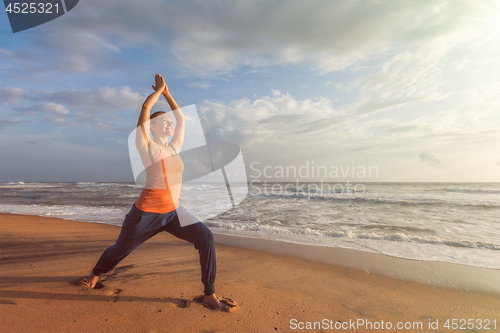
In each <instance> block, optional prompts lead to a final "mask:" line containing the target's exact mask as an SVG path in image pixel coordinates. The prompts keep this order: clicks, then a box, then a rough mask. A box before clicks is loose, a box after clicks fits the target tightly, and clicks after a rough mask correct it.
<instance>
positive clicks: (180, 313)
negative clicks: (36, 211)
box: [0, 213, 500, 333]
mask: <svg viewBox="0 0 500 333" xmlns="http://www.w3.org/2000/svg"><path fill="white" fill-rule="evenodd" d="M119 230H120V227H118V226H113V225H108V224H104V223H89V222H79V221H72V220H63V219H60V218H54V217H40V216H33V215H17V214H4V213H2V214H0V248H1V251H0V259H1V263H2V271H1V279H0V311H1V313H2V328H3V329H4V330H5V331H8V332H23V333H30V332H36V333H40V332H51V333H52V332H84V331H85V332H86V331H95V332H110V331H119V332H200V333H201V332H218V333H220V332H231V333H232V332H269V331H277V332H289V331H291V330H294V326H293V325H295V324H297V325H298V327H301V325H302V327H305V326H304V325H306V323H313V322H321V323H325V322H328V323H331V324H332V325H334V324H336V323H340V324H343V325H344V326H343V329H342V331H344V332H359V331H372V330H371V329H368V328H365V327H364V326H361V327H357V328H353V327H352V326H351V325H349V324H347V323H349V322H357V321H359V320H363V321H370V322H377V323H381V322H382V321H383V322H384V323H386V324H387V323H388V322H390V323H392V324H393V325H394V326H393V330H391V331H394V330H395V329H396V325H397V323H412V324H414V323H418V324H419V325H421V326H420V328H419V329H409V330H407V329H405V330H404V331H405V332H406V331H407V332H422V331H426V330H427V327H428V325H429V323H431V322H432V323H439V329H440V331H445V330H447V329H446V328H445V327H444V326H443V325H444V324H445V322H446V321H447V320H452V319H457V318H460V319H473V320H474V322H476V321H477V320H478V319H481V320H483V321H484V320H486V319H487V320H489V321H490V322H493V320H496V323H497V324H496V325H498V323H499V320H500V318H498V314H499V313H500V302H498V300H499V296H498V294H497V293H493V292H476V291H461V290H454V289H445V288H438V287H436V286H429V285H425V284H421V283H412V282H406V281H403V280H398V279H393V278H388V277H385V276H382V275H379V274H376V273H374V272H370V273H367V272H364V271H362V270H357V269H352V268H346V267H341V266H336V265H332V264H325V263H319V262H314V261H309V260H304V259H300V258H295V257H292V256H290V255H287V254H271V253H268V252H264V251H269V252H270V251H272V250H279V251H285V249H284V247H285V246H284V244H277V243H276V242H269V241H268V242H263V241H262V240H261V241H260V242H261V243H262V244H254V245H258V246H260V250H258V251H257V250H251V249H248V248H245V247H244V246H248V244H246V245H245V244H243V243H244V242H247V243H248V242H256V240H249V239H246V240H242V239H236V238H234V237H232V238H227V239H222V238H221V237H220V236H217V235H216V236H215V237H216V239H218V244H217V245H216V251H217V278H216V281H215V290H216V294H217V296H219V297H220V298H231V299H233V300H234V301H236V302H237V303H238V307H237V308H236V309H235V311H230V312H221V311H211V310H209V309H206V308H204V307H203V306H201V304H199V303H196V302H194V301H193V298H195V297H196V296H198V295H200V294H202V291H203V284H202V283H201V279H200V278H201V274H200V264H199V257H198V253H197V251H196V250H195V249H194V247H193V246H192V245H191V244H189V243H187V242H185V241H182V240H179V239H177V238H175V237H174V236H172V235H170V234H168V233H160V234H158V235H156V236H155V237H153V238H152V239H150V240H148V241H147V242H145V243H144V244H143V245H141V246H140V247H139V248H138V249H136V250H135V251H134V252H133V253H131V254H130V255H129V256H127V257H126V258H125V259H124V260H123V261H122V262H121V263H120V264H119V265H118V266H117V267H115V269H114V270H112V271H111V272H109V273H107V274H105V275H103V276H102V277H101V281H102V283H103V287H102V288H101V289H88V288H86V287H83V286H79V285H76V284H75V281H76V280H78V279H81V278H82V277H84V276H86V275H87V274H88V273H89V272H90V270H91V269H92V267H93V266H94V265H95V263H96V261H97V260H98V258H99V256H100V255H101V253H102V251H103V250H104V249H105V248H106V247H108V246H110V245H112V244H113V243H114V241H115V240H116V238H117V236H118V233H119ZM228 239H230V240H232V241H235V240H237V241H238V242H240V246H243V245H244V246H243V247H235V246H231V245H225V244H222V243H220V242H221V241H228ZM264 243H265V244H264ZM273 246H275V249H273V248H272V247H273ZM293 248H294V249H295V250H297V251H299V252H301V251H302V252H304V253H303V254H306V252H307V251H304V247H296V246H294V247H293ZM286 250H288V249H286ZM315 250H318V249H315ZM315 252H316V255H321V253H318V251H313V252H312V253H313V254H314V253H315ZM337 252H338V251H337ZM341 252H342V253H341ZM341 252H338V255H337V257H341V255H342V256H343V258H344V259H345V260H349V257H347V254H348V252H350V251H341ZM357 252H359V251H353V253H354V254H355V253H357ZM311 258H312V259H314V256H313V255H311V257H310V259H311ZM368 259H369V258H368ZM300 323H302V324H300ZM346 325H347V326H346ZM345 327H347V328H345ZM496 328H497V329H498V326H497V327H496ZM334 330H335V331H338V330H339V329H336V328H335V327H333V328H332V327H329V328H325V326H321V327H313V328H311V329H305V330H302V329H299V330H298V331H302V332H304V331H309V332H326V331H334Z"/></svg>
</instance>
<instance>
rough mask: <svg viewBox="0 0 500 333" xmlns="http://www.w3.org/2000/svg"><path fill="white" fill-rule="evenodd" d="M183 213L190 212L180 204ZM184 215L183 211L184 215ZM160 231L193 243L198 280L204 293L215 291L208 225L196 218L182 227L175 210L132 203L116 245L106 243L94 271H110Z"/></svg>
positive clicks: (211, 236)
mask: <svg viewBox="0 0 500 333" xmlns="http://www.w3.org/2000/svg"><path fill="white" fill-rule="evenodd" d="M179 209H182V210H183V214H189V213H187V212H186V210H185V209H184V208H182V207H180V208H179ZM184 216H185V215H184ZM161 231H167V232H169V233H171V234H172V235H174V236H175V237H177V238H180V239H183V240H186V241H188V242H190V243H191V244H193V245H194V247H195V249H197V250H198V252H199V254H200V264H201V282H203V284H204V285H205V290H204V293H205V295H212V294H213V293H214V292H215V288H214V282H215V271H216V262H215V261H216V259H215V243H214V236H213V234H212V232H211V231H210V229H208V228H207V227H206V226H205V225H204V224H203V223H201V222H197V223H193V224H189V225H186V226H184V227H182V226H181V224H180V223H179V218H178V214H177V211H172V212H169V213H165V214H156V213H148V212H144V211H142V210H140V209H139V208H137V207H136V206H135V204H134V205H132V209H131V210H130V212H129V213H128V214H127V216H126V217H125V220H124V221H123V225H122V230H121V232H120V235H119V236H118V239H117V240H116V243H115V245H113V246H110V247H108V248H107V249H106V250H105V251H104V253H103V254H102V255H101V258H99V261H98V262H97V264H96V265H95V267H94V269H93V273H94V275H97V276H99V275H101V274H104V273H107V272H109V271H111V270H112V269H113V268H114V267H115V266H116V265H118V263H119V262H120V261H122V260H123V259H124V258H125V257H126V256H127V255H128V254H129V253H131V252H132V251H133V250H134V249H135V248H137V247H138V246H139V245H141V244H142V243H144V242H145V241H147V240H148V239H150V238H151V237H153V236H154V235H156V234H157V233H159V232H161Z"/></svg>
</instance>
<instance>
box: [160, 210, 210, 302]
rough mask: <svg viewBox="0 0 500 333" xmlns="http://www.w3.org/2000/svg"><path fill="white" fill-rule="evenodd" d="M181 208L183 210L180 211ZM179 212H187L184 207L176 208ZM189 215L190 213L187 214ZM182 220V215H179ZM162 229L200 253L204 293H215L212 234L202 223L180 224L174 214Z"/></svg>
mask: <svg viewBox="0 0 500 333" xmlns="http://www.w3.org/2000/svg"><path fill="white" fill-rule="evenodd" d="M181 210H183V211H181ZM177 212H178V215H179V214H189V213H188V212H187V211H186V210H185V209H184V208H181V209H177ZM189 215H191V214H189ZM191 216H192V215H191ZM181 220H182V217H181ZM163 230H165V231H167V232H169V233H171V234H172V235H174V236H175V237H177V238H180V239H183V240H185V241H188V242H189V243H191V244H193V245H194V247H195V249H197V250H198V252H199V255H200V265H201V282H203V285H204V286H205V290H204V293H205V295H207V296H208V295H212V294H214V293H215V287H214V282H215V272H216V269H217V267H216V256H215V243H214V235H213V234H212V232H211V231H210V229H208V228H207V227H206V226H205V225H204V224H203V223H201V222H199V221H198V222H197V223H193V224H189V225H186V226H184V227H182V226H181V223H180V222H179V217H178V216H175V217H174V218H173V219H172V220H171V221H170V222H169V223H168V224H167V225H166V226H165V227H164V228H163Z"/></svg>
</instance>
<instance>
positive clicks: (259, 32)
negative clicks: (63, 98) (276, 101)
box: [4, 0, 481, 76]
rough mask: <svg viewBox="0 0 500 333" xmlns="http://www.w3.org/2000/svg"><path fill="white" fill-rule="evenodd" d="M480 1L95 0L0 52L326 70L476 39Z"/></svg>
mask: <svg viewBox="0 0 500 333" xmlns="http://www.w3.org/2000/svg"><path fill="white" fill-rule="evenodd" d="M477 7H478V6H475V5H474V4H471V3H468V2H464V1H449V0H438V1H436V0H419V1H386V2H385V3H381V2H375V1H373V2H368V1H355V0H344V1H333V2H332V1H320V0H318V1H315V0H311V1H306V2H299V1H279V2H278V1H263V0H261V1H252V2H248V1H244V0H232V1H229V0H226V1H219V2H217V3H200V2H198V1H161V2H158V1H156V2H137V1H132V0H120V1H117V0H115V1H106V2H104V3H103V2H102V1H95V0H90V1H85V2H84V3H80V4H79V6H78V10H77V11H72V12H71V14H70V15H71V20H66V19H61V20H57V21H54V22H53V23H51V29H55V30H56V31H58V38H53V35H52V34H42V35H36V36H35V35H30V34H27V35H26V36H25V37H24V38H26V40H29V42H30V43H32V44H33V45H34V46H35V47H33V48H31V49H30V50H18V49H15V50H14V49H13V50H4V53H6V54H10V55H11V60H15V59H17V60H19V61H20V65H19V66H18V69H23V70H24V69H26V70H29V71H30V72H34V71H36V70H40V71H47V70H48V71H52V70H58V71H61V70H64V71H76V72H87V71H91V70H96V69H99V68H101V69H106V68H115V69H116V68H119V67H123V68H125V67H127V66H129V65H130V64H133V61H132V60H123V59H122V58H121V57H116V55H120V54H121V53H124V52H126V51H127V50H129V49H132V48H142V49H146V48H149V49H154V50H155V53H156V54H157V56H156V57H157V59H156V60H157V61H168V62H172V61H174V62H175V66H176V67H178V68H182V69H183V70H184V71H185V72H186V73H192V74H195V75H198V76H201V75H211V74H217V73H227V72H229V71H233V70H235V69H237V68H239V67H242V66H251V67H259V66H269V65H289V64H293V65H297V64H302V65H307V66H312V68H314V69H316V70H317V71H318V72H319V73H323V74H324V73H328V72H332V71H338V70H342V69H346V68H348V67H349V66H352V65H355V64H358V63H359V62H361V61H364V60H374V59H377V58H380V57H381V56H385V55H386V53H387V52H389V51H393V50H395V49H399V50H403V49H406V48H413V47H415V46H418V45H423V44H425V43H426V42H428V41H431V40H438V39H439V41H440V44H441V46H442V47H443V48H445V49H446V48H450V47H453V46H454V45H455V43H456V41H457V40H460V41H464V40H474V36H471V35H470V33H469V34H467V33H464V32H467V29H468V28H469V27H470V26H472V27H474V25H477V22H476V21H474V20H471V19H469V20H467V18H468V17H472V16H473V15H474V14H477V13H478V11H479V9H478V8H477ZM479 14H481V12H480V11H479ZM469 30H470V29H469ZM33 58H35V59H45V61H44V65H45V67H41V66H40V67H37V68H34V67H33V66H32V65H30V59H33ZM47 64H50V65H49V66H46V65H47ZM22 65H25V66H22ZM28 67H29V68H28Z"/></svg>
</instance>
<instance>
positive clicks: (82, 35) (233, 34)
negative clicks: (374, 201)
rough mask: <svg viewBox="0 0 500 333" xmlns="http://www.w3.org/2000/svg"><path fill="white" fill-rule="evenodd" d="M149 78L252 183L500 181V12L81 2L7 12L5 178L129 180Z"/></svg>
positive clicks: (457, 0) (2, 106)
mask: <svg viewBox="0 0 500 333" xmlns="http://www.w3.org/2000/svg"><path fill="white" fill-rule="evenodd" d="M156 73H159V74H161V75H163V77H165V79H166V82H167V85H168V87H169V90H170V92H171V94H172V96H173V97H174V98H175V99H176V101H177V103H178V104H179V106H180V107H181V108H182V107H187V106H190V105H195V107H196V110H197V111H198V112H199V116H200V119H201V125H202V127H203V130H204V131H205V136H206V138H207V140H209V141H225V142H231V143H235V144H237V145H239V146H240V148H241V151H242V154H243V157H244V161H245V165H246V168H247V170H246V171H247V178H248V180H254V179H255V180H261V181H262V180H269V181H294V180H296V178H297V177H296V176H295V177H294V176H293V175H291V174H289V175H288V178H287V177H286V176H287V175H286V172H285V173H283V172H280V171H282V170H293V168H295V169H296V170H298V169H299V168H300V167H303V168H306V169H307V170H308V171H309V172H310V173H309V174H307V175H306V174H305V173H302V175H303V177H302V176H301V177H300V179H298V180H299V181H320V180H321V179H322V180H323V181H325V182H326V181H330V182H335V181H338V180H349V181H352V182H358V183H360V182H500V150H499V149H498V142H499V141H500V116H499V115H500V94H499V93H498V92H499V91H500V1H496V0H495V1H493V0H491V1H490V0H468V1H466V0H399V1H396V0H383V1H362V0H339V1H314V0H312V1H294V0H287V1H241V0H231V1H219V0H217V1H190V0H184V1H160V0H151V1H129V0H119V1H118V0H107V1H95V0H86V1H80V2H79V3H78V5H77V6H76V7H75V8H73V9H72V10H71V11H70V12H68V13H67V14H65V15H63V16H61V17H59V18H57V19H55V20H53V21H50V22H48V23H45V24H43V25H40V26H37V27H34V28H31V29H29V30H25V31H21V32H17V33H12V30H11V28H10V25H9V21H8V17H7V14H6V13H5V12H3V13H1V14H0V78H1V79H0V181H25V182H28V181H46V182H71V181H102V182H133V181H134V176H133V173H132V168H131V162H130V158H129V150H128V146H127V138H128V135H129V134H130V133H131V131H133V130H134V129H135V126H136V124H137V119H138V116H139V113H140V109H141V105H142V103H143V101H144V99H145V98H146V97H147V96H148V95H149V94H150V93H151V92H152V91H153V90H152V88H151V85H152V84H154V76H155V74H156ZM169 109H170V108H169V106H168V104H167V103H166V102H165V101H164V100H163V101H159V102H158V103H157V104H156V105H155V106H154V107H153V110H152V111H156V110H169ZM186 135H189V133H187V134H186ZM317 167H322V168H323V170H324V169H325V168H326V169H327V170H328V171H329V172H328V175H327V174H323V175H321V177H320V178H319V177H313V176H312V171H314V170H313V169H314V168H317ZM264 168H266V169H265V171H266V173H264ZM370 168H371V169H370ZM369 169H370V170H372V172H371V174H369V173H368V170H369ZM335 170H337V173H335V172H333V171H335ZM352 170H355V172H354V173H353V172H351V171H352ZM363 170H365V171H366V172H361V171H363ZM375 171H376V172H375ZM304 175H306V176H304Z"/></svg>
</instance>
